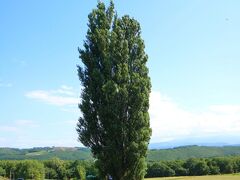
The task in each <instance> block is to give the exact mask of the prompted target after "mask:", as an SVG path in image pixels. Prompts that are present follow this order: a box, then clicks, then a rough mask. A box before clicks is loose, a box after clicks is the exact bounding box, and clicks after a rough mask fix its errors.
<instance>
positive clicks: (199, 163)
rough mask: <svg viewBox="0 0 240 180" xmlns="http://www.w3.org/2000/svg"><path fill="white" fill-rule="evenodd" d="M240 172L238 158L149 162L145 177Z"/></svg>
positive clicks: (239, 160)
mask: <svg viewBox="0 0 240 180" xmlns="http://www.w3.org/2000/svg"><path fill="white" fill-rule="evenodd" d="M239 172H240V156H230V157H215V158H190V159H187V160H174V161H159V162H149V163H148V168H147V174H146V176H145V177H170V176H203V175H217V174H232V173H239Z"/></svg>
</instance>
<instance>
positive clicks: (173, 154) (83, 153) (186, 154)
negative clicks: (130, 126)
mask: <svg viewBox="0 0 240 180" xmlns="http://www.w3.org/2000/svg"><path fill="white" fill-rule="evenodd" d="M234 155H240V146H223V147H208V146H183V147H177V148H171V149H156V150H154V149H152V150H149V151H148V160H149V161H160V160H178V159H188V158H194V157H195V158H207V157H222V156H234ZM53 157H58V158H60V159H63V160H77V159H79V160H84V159H92V155H91V152H90V150H89V149H88V148H83V147H73V148H69V147H43V148H31V149H16V148H0V160H3V159H8V160H22V159H37V160H45V159H51V158H53Z"/></svg>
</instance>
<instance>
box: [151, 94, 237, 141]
mask: <svg viewBox="0 0 240 180" xmlns="http://www.w3.org/2000/svg"><path fill="white" fill-rule="evenodd" d="M149 112H150V117H151V127H152V130H153V134H152V142H160V141H170V140H176V139H180V138H184V137H202V136H212V135H226V134H228V135H238V134H239V132H240V105H239V106H238V105H212V106H209V107H208V109H207V110H206V111H201V112H197V113H196V112H191V111H190V110H186V109H184V108H182V107H181V106H180V105H178V104H177V103H176V102H174V101H172V100H171V99H170V98H169V97H167V96H165V95H163V94H162V93H161V92H158V91H153V92H152V93H151V96H150V110H149Z"/></svg>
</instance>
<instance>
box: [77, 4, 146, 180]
mask: <svg viewBox="0 0 240 180" xmlns="http://www.w3.org/2000/svg"><path fill="white" fill-rule="evenodd" d="M88 17H89V23H88V27H89V29H88V32H87V36H86V38H87V39H86V41H85V42H84V48H83V49H79V53H80V59H81V61H82V66H78V75H79V79H80V81H81V83H82V86H83V89H82V94H81V103H80V104H79V108H80V110H81V112H82V117H80V118H79V123H78V127H77V131H78V133H79V140H80V141H81V142H82V143H83V144H84V145H85V146H87V147H89V148H90V149H91V151H92V153H93V156H94V158H96V159H97V162H96V165H97V167H98V169H99V171H100V173H101V175H102V177H106V176H107V175H111V176H112V177H113V179H114V180H120V179H121V180H123V179H127V180H129V179H132V180H134V179H136V180H140V179H143V177H144V174H145V168H146V164H145V157H146V152H147V147H148V142H149V139H150V135H151V129H150V127H149V114H148V108H149V93H150V88H151V84H150V78H149V76H148V68H147V67H146V62H147V55H146V54H145V52H144V48H145V47H144V42H143V40H142V38H141V36H140V33H141V31H140V25H139V23H138V22H137V21H136V20H134V19H132V18H130V17H129V16H123V17H121V18H118V17H117V16H116V14H115V12H114V5H113V3H112V2H111V4H110V6H109V7H108V8H106V7H105V5H104V4H103V3H101V2H99V3H98V6H97V9H94V10H93V11H92V13H90V14H89V16H88Z"/></svg>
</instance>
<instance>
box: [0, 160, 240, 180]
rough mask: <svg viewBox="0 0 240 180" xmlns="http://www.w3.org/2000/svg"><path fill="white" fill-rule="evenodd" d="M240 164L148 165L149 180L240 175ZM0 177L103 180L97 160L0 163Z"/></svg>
mask: <svg viewBox="0 0 240 180" xmlns="http://www.w3.org/2000/svg"><path fill="white" fill-rule="evenodd" d="M239 161H240V156H232V157H219V158H207V159H193V158H191V159H188V160H175V161H160V162H149V163H148V166H147V167H148V169H147V174H146V177H168V176H190V175H194V176H195V175H197V176H199V175H215V174H228V173H240V164H239ZM44 172H45V174H44ZM0 176H5V177H7V178H10V176H11V178H15V179H16V178H20V177H22V178H29V179H32V178H33V179H43V178H45V179H74V180H77V179H86V180H90V179H91V180H99V179H102V178H100V176H99V173H98V171H97V169H96V167H95V164H94V161H82V160H77V161H62V160H60V159H56V158H54V159H51V160H46V161H36V160H22V161H12V160H0ZM44 176H45V177H44Z"/></svg>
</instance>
